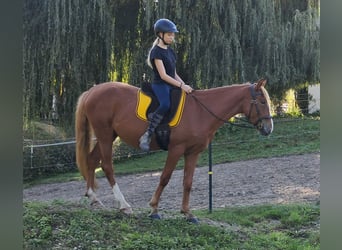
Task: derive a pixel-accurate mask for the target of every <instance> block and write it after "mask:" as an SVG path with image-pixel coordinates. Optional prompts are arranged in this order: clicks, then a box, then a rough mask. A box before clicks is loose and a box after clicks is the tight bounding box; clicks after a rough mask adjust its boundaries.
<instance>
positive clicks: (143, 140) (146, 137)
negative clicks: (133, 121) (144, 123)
mask: <svg viewBox="0 0 342 250" xmlns="http://www.w3.org/2000/svg"><path fill="white" fill-rule="evenodd" d="M151 136H152V135H151V134H150V133H149V132H148V131H146V132H145V133H144V134H143V135H142V136H141V137H140V139H139V142H140V144H139V147H140V149H141V150H142V151H145V152H147V151H149V150H150V142H151Z"/></svg>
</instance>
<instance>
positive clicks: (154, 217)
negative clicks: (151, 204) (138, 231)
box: [148, 214, 161, 220]
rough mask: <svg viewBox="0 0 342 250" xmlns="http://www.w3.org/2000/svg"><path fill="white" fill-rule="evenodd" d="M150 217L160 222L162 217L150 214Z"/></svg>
mask: <svg viewBox="0 0 342 250" xmlns="http://www.w3.org/2000/svg"><path fill="white" fill-rule="evenodd" d="M148 217H150V218H151V219H153V220H160V219H161V216H160V215H159V214H150V215H149V216H148Z"/></svg>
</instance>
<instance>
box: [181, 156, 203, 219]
mask: <svg viewBox="0 0 342 250" xmlns="http://www.w3.org/2000/svg"><path fill="white" fill-rule="evenodd" d="M198 156H199V154H192V155H186V156H185V166H184V177H183V202H182V208H181V213H183V214H184V215H185V217H186V219H187V220H188V221H190V222H193V223H196V224H197V223H198V220H197V219H196V218H195V216H194V215H193V214H192V213H191V211H190V206H189V203H190V192H191V188H192V180H193V176H194V172H195V168H196V164H197V160H198Z"/></svg>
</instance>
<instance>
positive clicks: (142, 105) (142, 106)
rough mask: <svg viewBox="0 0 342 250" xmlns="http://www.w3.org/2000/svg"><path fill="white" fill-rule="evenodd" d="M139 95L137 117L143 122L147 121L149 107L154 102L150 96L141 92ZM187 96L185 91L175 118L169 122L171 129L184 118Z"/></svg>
mask: <svg viewBox="0 0 342 250" xmlns="http://www.w3.org/2000/svg"><path fill="white" fill-rule="evenodd" d="M137 95H138V96H137V108H136V115H137V117H138V118H140V119H141V120H143V121H147V117H146V113H147V109H148V107H149V106H150V104H151V102H152V98H151V97H150V96H148V95H146V94H145V93H144V92H142V91H141V90H139V91H138V94H137ZM185 96H186V94H185V91H182V94H181V97H180V100H179V104H178V108H177V111H176V113H175V115H174V117H173V118H172V119H171V121H170V122H169V126H170V127H175V126H177V125H178V124H179V122H180V120H181V118H182V114H183V109H184V103H185Z"/></svg>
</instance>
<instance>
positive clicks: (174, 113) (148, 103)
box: [136, 82, 186, 150]
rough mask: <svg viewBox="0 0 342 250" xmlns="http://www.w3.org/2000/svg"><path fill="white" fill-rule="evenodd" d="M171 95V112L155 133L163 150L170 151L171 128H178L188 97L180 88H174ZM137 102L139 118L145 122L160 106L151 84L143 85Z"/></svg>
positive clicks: (145, 83) (166, 115) (144, 83)
mask: <svg viewBox="0 0 342 250" xmlns="http://www.w3.org/2000/svg"><path fill="white" fill-rule="evenodd" d="M170 95H171V107H170V110H169V112H168V113H167V114H165V116H164V118H163V120H162V121H161V123H160V124H159V126H158V127H157V128H156V130H155V132H154V134H155V136H156V140H157V143H158V145H159V147H160V148H161V149H163V150H168V145H169V142H170V133H171V130H170V127H176V126H177V125H178V124H179V122H180V120H181V117H182V113H183V108H184V103H185V96H186V95H185V92H184V91H182V90H181V89H179V88H173V89H172V90H171V93H170ZM137 100H138V101H137V109H136V115H137V117H138V118H140V119H142V120H144V121H148V117H149V116H148V115H149V114H151V113H153V112H154V111H155V110H156V109H157V108H158V106H159V102H158V99H157V97H156V96H155V94H154V92H153V90H152V87H151V84H150V83H149V82H143V83H142V84H141V89H140V90H139V91H138V98H137Z"/></svg>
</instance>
